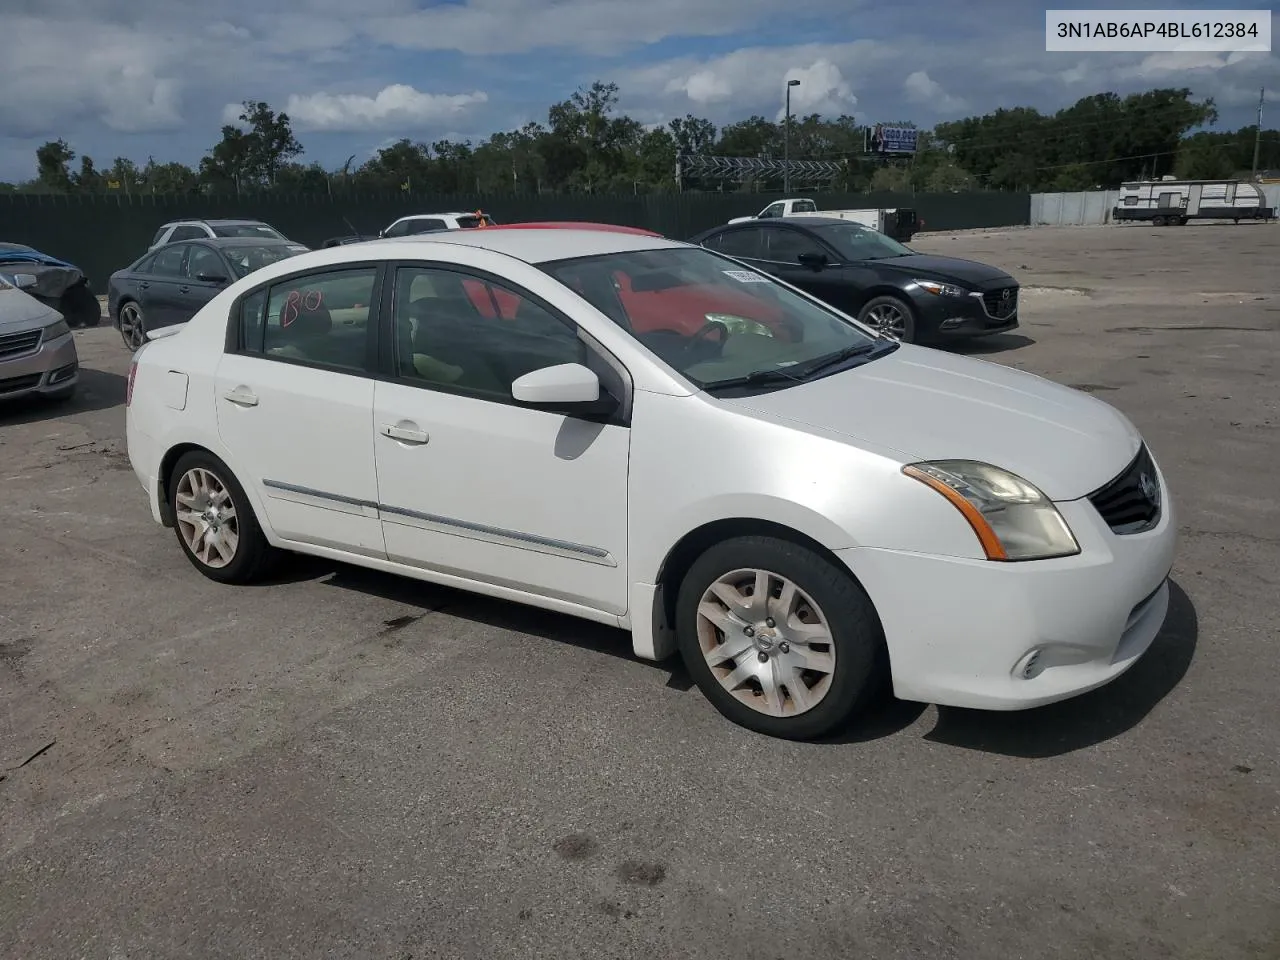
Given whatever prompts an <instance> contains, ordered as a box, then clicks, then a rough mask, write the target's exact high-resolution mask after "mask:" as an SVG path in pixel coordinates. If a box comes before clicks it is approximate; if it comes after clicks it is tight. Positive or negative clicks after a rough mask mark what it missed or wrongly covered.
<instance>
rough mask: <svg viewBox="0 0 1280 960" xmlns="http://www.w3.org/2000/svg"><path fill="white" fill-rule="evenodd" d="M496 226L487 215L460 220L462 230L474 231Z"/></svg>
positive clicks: (461, 218) (460, 218)
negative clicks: (477, 228)
mask: <svg viewBox="0 0 1280 960" xmlns="http://www.w3.org/2000/svg"><path fill="white" fill-rule="evenodd" d="M492 226H495V224H494V222H493V219H492V218H491V217H490V216H489V215H488V214H487V213H486V214H481V215H480V216H478V217H476V216H467V217H459V218H458V227H459V228H460V229H462V230H472V229H474V228H476V227H492Z"/></svg>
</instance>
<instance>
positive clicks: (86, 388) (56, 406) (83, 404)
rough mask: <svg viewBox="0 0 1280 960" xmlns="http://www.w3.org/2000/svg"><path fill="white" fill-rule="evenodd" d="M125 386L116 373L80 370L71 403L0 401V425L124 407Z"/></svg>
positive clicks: (125, 381) (26, 399)
mask: <svg viewBox="0 0 1280 960" xmlns="http://www.w3.org/2000/svg"><path fill="white" fill-rule="evenodd" d="M127 385H128V379H127V378H126V377H123V376H121V375H120V374H118V373H108V372H107V371H105V370H94V369H93V368H91V367H81V368H80V385H79V386H78V387H77V388H76V392H75V395H74V396H73V397H72V398H71V399H70V400H47V399H44V398H42V397H32V396H25V397H18V398H16V399H13V400H0V426H10V425H16V424H20V423H35V422H37V421H39V420H52V419H54V418H55V417H65V416H69V415H71V414H75V413H87V412H90V411H94V410H109V409H111V408H112V407H119V406H123V405H124V395H125V388H126V387H127Z"/></svg>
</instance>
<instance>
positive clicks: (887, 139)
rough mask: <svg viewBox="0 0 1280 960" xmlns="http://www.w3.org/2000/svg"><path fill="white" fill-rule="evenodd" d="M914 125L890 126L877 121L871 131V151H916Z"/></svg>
mask: <svg viewBox="0 0 1280 960" xmlns="http://www.w3.org/2000/svg"><path fill="white" fill-rule="evenodd" d="M917 133H918V131H917V130H916V129H915V128H914V127H889V126H885V125H884V124H883V123H877V124H876V125H875V127H874V128H873V129H872V131H871V143H870V146H869V150H870V152H871V153H896V154H904V153H907V154H909V153H915V152H916V134H917Z"/></svg>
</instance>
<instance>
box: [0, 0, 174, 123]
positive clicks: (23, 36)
mask: <svg viewBox="0 0 1280 960" xmlns="http://www.w3.org/2000/svg"><path fill="white" fill-rule="evenodd" d="M4 33H5V43H4V45H5V52H4V56H3V57H0V88H2V89H5V90H8V91H12V92H11V93H9V94H7V95H6V96H4V97H3V98H0V131H3V133H4V134H5V135H8V136H15V137H20V136H28V135H29V136H38V135H46V136H48V135H56V132H57V131H59V130H60V129H61V128H63V127H64V126H66V125H75V126H79V125H82V124H84V123H86V122H94V121H97V122H99V123H101V124H103V125H104V126H106V127H107V128H108V129H111V130H115V131H119V132H122V133H141V132H152V131H162V130H173V129H176V128H178V127H180V126H181V125H182V121H183V117H182V82H181V80H180V79H179V78H178V77H177V76H174V75H171V74H168V72H167V71H166V70H165V66H166V64H165V62H164V58H163V56H162V55H159V56H158V55H156V54H155V53H153V52H152V51H149V50H147V49H145V48H143V49H139V48H138V47H137V45H136V44H135V43H134V41H133V37H132V36H131V35H130V33H129V31H127V30H123V29H121V28H118V27H116V28H112V27H107V28H102V27H101V25H98V24H92V23H87V22H85V21H79V20H69V21H66V22H64V23H60V24H58V25H57V26H56V27H54V28H51V27H50V26H49V25H48V24H47V23H45V22H44V21H43V20H41V19H39V18H36V17H21V16H19V17H9V18H6V19H5V20H4ZM70 51H75V53H74V54H71V53H70Z"/></svg>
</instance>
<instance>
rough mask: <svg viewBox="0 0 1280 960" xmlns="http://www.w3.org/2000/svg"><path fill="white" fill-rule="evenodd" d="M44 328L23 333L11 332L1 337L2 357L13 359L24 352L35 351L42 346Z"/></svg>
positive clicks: (0, 349) (0, 350)
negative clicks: (41, 339)
mask: <svg viewBox="0 0 1280 960" xmlns="http://www.w3.org/2000/svg"><path fill="white" fill-rule="evenodd" d="M43 332H44V331H42V330H27V331H25V332H23V333H10V334H6V335H5V336H2V337H0V359H3V360H12V359H13V358H14V357H20V356H22V355H23V354H24V353H34V352H35V349H36V347H38V346H40V334H41V333H43Z"/></svg>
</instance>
